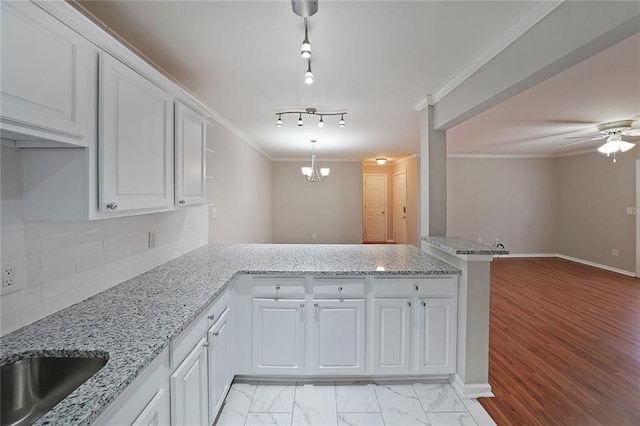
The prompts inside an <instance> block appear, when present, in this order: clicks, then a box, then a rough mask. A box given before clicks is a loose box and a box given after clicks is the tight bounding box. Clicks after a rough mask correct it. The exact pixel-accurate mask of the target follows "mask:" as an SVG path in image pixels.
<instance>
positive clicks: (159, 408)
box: [131, 389, 169, 426]
mask: <svg viewBox="0 0 640 426" xmlns="http://www.w3.org/2000/svg"><path fill="white" fill-rule="evenodd" d="M166 407H167V394H166V393H165V391H164V389H160V390H159V391H158V393H156V394H155V396H154V397H153V399H151V401H149V404H147V406H146V407H145V409H144V410H142V413H140V415H139V416H138V417H137V418H136V419H135V420H134V422H133V423H132V424H131V425H132V426H160V425H167V424H169V422H168V421H167V410H166Z"/></svg>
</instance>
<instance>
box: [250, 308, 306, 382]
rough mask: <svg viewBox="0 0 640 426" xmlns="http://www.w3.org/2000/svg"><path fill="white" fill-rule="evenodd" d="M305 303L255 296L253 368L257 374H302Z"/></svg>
mask: <svg viewBox="0 0 640 426" xmlns="http://www.w3.org/2000/svg"><path fill="white" fill-rule="evenodd" d="M304 317H305V303H304V301H303V300H273V299H253V333H252V338H253V342H252V346H253V349H252V351H253V369H254V372H255V373H256V374H282V375H286V374H302V372H303V370H304V327H305V318H304Z"/></svg>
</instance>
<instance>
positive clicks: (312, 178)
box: [301, 139, 331, 182]
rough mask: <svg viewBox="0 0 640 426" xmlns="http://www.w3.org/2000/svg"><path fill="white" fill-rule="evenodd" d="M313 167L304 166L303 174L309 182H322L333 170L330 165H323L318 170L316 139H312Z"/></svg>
mask: <svg viewBox="0 0 640 426" xmlns="http://www.w3.org/2000/svg"><path fill="white" fill-rule="evenodd" d="M310 142H311V167H302V169H301V170H302V174H303V175H304V177H305V179H307V182H322V181H323V180H325V179H326V178H327V176H329V173H330V172H331V170H330V169H329V168H328V167H321V168H320V172H318V165H317V164H316V154H315V153H314V151H315V150H314V148H315V143H316V140H315V139H311V141H310Z"/></svg>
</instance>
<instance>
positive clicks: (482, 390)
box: [449, 373, 495, 399]
mask: <svg viewBox="0 0 640 426" xmlns="http://www.w3.org/2000/svg"><path fill="white" fill-rule="evenodd" d="M449 383H450V384H451V387H453V390H454V391H455V392H456V393H457V394H458V396H459V397H460V398H462V399H469V398H491V397H494V396H495V395H494V394H493V392H491V385H490V384H489V383H475V384H469V385H466V384H464V383H463V382H462V380H461V379H460V376H458V375H457V374H455V373H454V374H451V375H449Z"/></svg>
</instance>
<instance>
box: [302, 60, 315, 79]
mask: <svg viewBox="0 0 640 426" xmlns="http://www.w3.org/2000/svg"><path fill="white" fill-rule="evenodd" d="M304 82H305V83H307V84H313V73H312V72H311V59H309V60H308V66H307V72H306V73H305V74H304Z"/></svg>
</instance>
